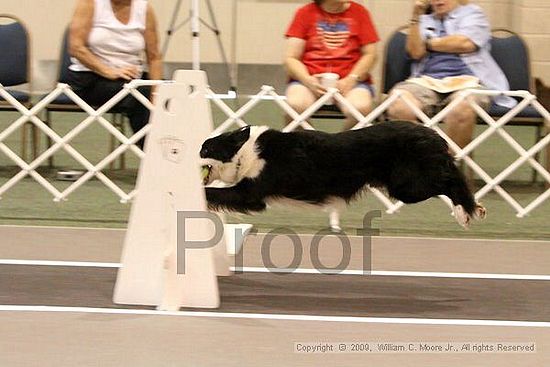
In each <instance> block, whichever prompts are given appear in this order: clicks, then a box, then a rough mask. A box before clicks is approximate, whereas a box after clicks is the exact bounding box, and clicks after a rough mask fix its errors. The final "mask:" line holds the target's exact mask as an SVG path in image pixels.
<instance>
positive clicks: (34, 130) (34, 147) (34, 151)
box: [31, 124, 40, 160]
mask: <svg viewBox="0 0 550 367" xmlns="http://www.w3.org/2000/svg"><path fill="white" fill-rule="evenodd" d="M31 132H32V159H33V160H35V159H36V158H37V157H38V149H39V147H40V136H39V134H38V127H37V126H36V125H35V124H32V126H31Z"/></svg>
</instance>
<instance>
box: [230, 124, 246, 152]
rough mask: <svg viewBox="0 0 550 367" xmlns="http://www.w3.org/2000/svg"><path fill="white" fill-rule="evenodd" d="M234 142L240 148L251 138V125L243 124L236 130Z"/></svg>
mask: <svg viewBox="0 0 550 367" xmlns="http://www.w3.org/2000/svg"><path fill="white" fill-rule="evenodd" d="M233 137H234V139H235V140H234V144H235V146H236V147H237V150H238V149H240V148H241V147H242V146H243V145H244V143H246V142H247V140H248V139H249V138H250V126H248V125H247V126H243V127H241V128H240V129H239V130H237V131H235V133H234V135H233Z"/></svg>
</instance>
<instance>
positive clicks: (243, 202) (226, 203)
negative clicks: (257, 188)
mask: <svg viewBox="0 0 550 367" xmlns="http://www.w3.org/2000/svg"><path fill="white" fill-rule="evenodd" d="M206 201H208V208H209V209H212V210H229V211H236V212H240V213H249V212H259V211H262V210H265V208H266V205H265V202H264V201H263V198H262V197H260V196H258V195H257V194H255V193H254V192H253V191H252V190H250V189H249V188H248V187H246V186H245V185H242V184H241V183H239V184H237V185H236V186H232V187H223V188H218V187H207V188H206Z"/></svg>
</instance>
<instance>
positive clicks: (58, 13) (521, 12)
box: [0, 0, 550, 85]
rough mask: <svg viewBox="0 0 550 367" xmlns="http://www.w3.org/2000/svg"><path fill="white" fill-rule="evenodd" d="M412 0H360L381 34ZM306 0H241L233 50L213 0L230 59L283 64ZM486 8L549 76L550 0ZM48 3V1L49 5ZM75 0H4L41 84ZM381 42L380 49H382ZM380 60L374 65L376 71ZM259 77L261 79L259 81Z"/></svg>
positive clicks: (220, 6)
mask: <svg viewBox="0 0 550 367" xmlns="http://www.w3.org/2000/svg"><path fill="white" fill-rule="evenodd" d="M412 1H413V0H363V1H361V0H359V1H358V2H360V3H363V4H366V6H367V7H368V8H369V9H370V11H371V13H372V14H373V17H374V21H375V24H376V26H377V28H378V31H379V33H380V36H381V38H382V40H384V39H386V37H387V36H388V35H389V34H390V33H391V31H392V30H394V29H395V28H396V27H398V26H399V25H402V24H404V23H406V21H407V19H408V18H409V16H410V9H411V3H412ZM150 2H151V3H152V5H153V6H154V8H155V10H156V13H157V16H158V20H159V27H160V30H161V33H162V40H164V38H165V31H166V29H167V28H168V25H169V23H170V20H171V17H172V14H173V13H174V9H175V6H176V2H177V1H176V0H150ZM190 2H191V1H190V0H183V1H182V7H181V9H180V11H179V13H178V16H179V19H178V21H179V22H181V21H183V20H184V19H185V18H186V17H187V16H188V14H189V3H190ZM306 2H307V1H306V0H278V1H277V0H238V1H237V2H236V3H237V17H236V22H235V30H236V38H235V40H236V47H235V50H236V52H235V53H233V44H232V42H231V41H232V39H233V17H232V10H233V8H232V4H233V0H211V3H212V4H213V6H214V11H215V15H216V18H217V21H218V26H219V29H220V30H221V32H222V37H221V38H222V42H223V44H224V46H225V50H226V52H227V54H228V57H229V58H230V59H235V60H236V62H237V63H240V64H274V65H275V64H279V63H280V61H281V58H282V52H283V47H284V38H283V33H284V31H285V29H286V27H287V25H288V23H289V21H290V17H291V16H292V14H293V12H294V10H295V9H296V8H297V7H299V6H301V5H302V4H304V3H306ZM474 2H476V3H478V4H480V5H481V6H482V7H483V8H484V9H485V10H486V12H487V14H488V16H489V18H490V20H491V23H492V25H493V26H494V27H497V26H498V27H508V28H511V29H513V30H515V31H517V32H519V33H521V34H522V35H523V36H525V38H526V39H527V41H528V43H529V45H530V46H531V56H532V61H533V71H534V75H535V76H541V77H542V78H544V79H546V80H547V81H549V82H550V22H549V21H548V19H550V1H549V0H492V1H491V0H477V1H474ZM200 3H201V8H200V12H201V15H202V17H203V18H204V19H205V20H206V21H208V22H210V20H209V16H208V11H207V7H206V3H205V1H204V0H201V1H200ZM46 4H47V5H46ZM74 5H75V0H49V1H47V2H46V1H40V0H0V13H11V14H15V15H18V16H19V17H21V18H22V19H23V20H24V21H25V22H26V23H27V24H28V26H29V28H30V30H31V33H32V37H33V55H34V60H35V76H36V79H37V80H38V84H39V85H43V84H45V83H47V82H50V83H51V81H52V78H53V77H54V76H52V75H51V68H46V67H45V66H44V65H47V64H48V61H50V64H51V61H52V60H56V59H57V57H58V54H59V43H60V40H61V36H62V33H63V29H64V27H65V26H66V24H67V23H68V22H69V20H70V17H71V14H72V11H73V8H74ZM189 34H190V33H189V27H188V25H186V26H184V27H182V28H181V29H180V30H178V31H177V32H176V33H175V35H174V36H173V37H172V39H171V42H170V47H169V52H168V53H167V55H166V61H167V62H189V61H191V39H190V35H189ZM382 47H383V46H382V44H381V45H380V48H379V51H380V52H381V51H382ZM220 60H221V58H220V54H219V50H218V47H217V44H216V42H215V37H214V35H213V34H212V32H210V31H209V30H208V29H206V28H205V27H202V28H201V61H202V62H211V63H216V62H220ZM378 72H379V66H378V67H377V69H376V71H375V75H378V74H377V73H378ZM261 84H262V83H261V81H258V85H261Z"/></svg>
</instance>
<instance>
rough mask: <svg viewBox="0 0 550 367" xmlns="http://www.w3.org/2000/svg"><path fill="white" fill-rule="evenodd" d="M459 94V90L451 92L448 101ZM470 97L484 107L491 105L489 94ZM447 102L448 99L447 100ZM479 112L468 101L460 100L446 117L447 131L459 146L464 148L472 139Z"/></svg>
mask: <svg viewBox="0 0 550 367" xmlns="http://www.w3.org/2000/svg"><path fill="white" fill-rule="evenodd" d="M457 96H458V92H455V93H453V94H451V95H450V96H449V98H448V102H450V101H452V100H453V99H455V98H456V97H457ZM469 98H473V99H475V101H476V102H477V103H478V104H479V105H480V106H481V107H482V108H483V109H487V108H488V107H489V102H490V99H489V97H488V96H481V95H478V96H476V95H472V96H470V97H469ZM445 103H447V101H445ZM476 119H477V114H476V112H475V111H474V109H473V108H472V106H471V105H470V103H468V102H467V101H462V102H460V103H459V104H458V105H457V106H456V107H455V108H453V109H452V110H451V111H450V112H449V114H448V115H447V116H446V117H445V119H444V122H445V125H446V133H447V135H448V136H449V138H451V139H452V140H453V141H454V142H455V143H456V144H457V145H458V146H459V147H461V148H464V147H465V146H466V145H468V143H469V142H470V141H471V140H472V136H473V133H474V129H475V125H476Z"/></svg>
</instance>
